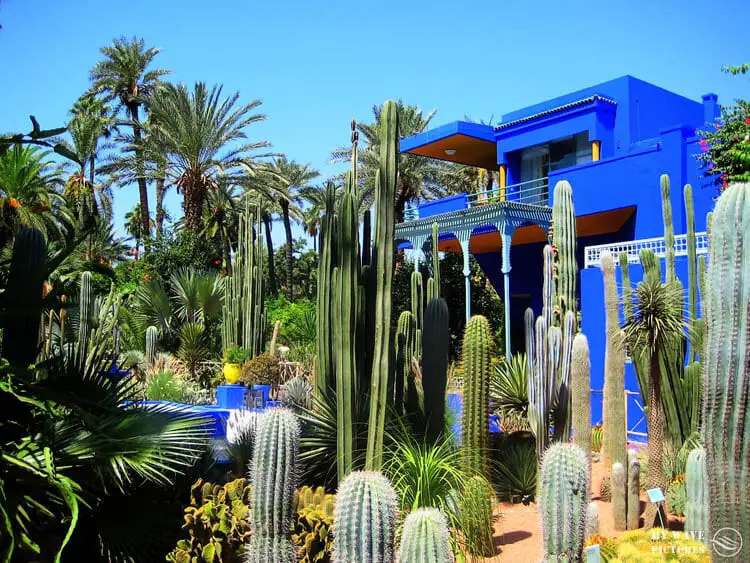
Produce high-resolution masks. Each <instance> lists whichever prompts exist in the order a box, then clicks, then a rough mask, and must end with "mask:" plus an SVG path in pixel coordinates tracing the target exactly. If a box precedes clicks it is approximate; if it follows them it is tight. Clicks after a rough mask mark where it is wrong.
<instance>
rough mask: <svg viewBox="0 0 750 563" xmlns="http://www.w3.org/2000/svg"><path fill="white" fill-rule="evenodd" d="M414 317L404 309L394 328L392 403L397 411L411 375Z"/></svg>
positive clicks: (402, 403) (401, 411) (401, 407)
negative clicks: (394, 354)
mask: <svg viewBox="0 0 750 563" xmlns="http://www.w3.org/2000/svg"><path fill="white" fill-rule="evenodd" d="M415 332H416V325H415V323H414V317H413V316H412V314H411V313H410V312H409V311H404V312H403V313H401V315H400V316H399V318H398V328H397V329H396V373H395V379H396V381H395V383H394V405H395V407H396V409H397V411H398V412H399V413H403V411H404V389H405V385H406V382H407V381H408V380H409V378H410V376H411V360H412V356H413V351H414V339H415V337H416V335H415Z"/></svg>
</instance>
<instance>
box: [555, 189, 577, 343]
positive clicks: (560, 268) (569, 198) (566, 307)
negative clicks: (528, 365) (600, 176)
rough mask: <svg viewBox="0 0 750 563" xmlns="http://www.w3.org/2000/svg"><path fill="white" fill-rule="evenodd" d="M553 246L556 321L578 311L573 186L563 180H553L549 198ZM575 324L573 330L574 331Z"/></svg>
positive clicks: (558, 321) (575, 330) (575, 329)
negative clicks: (550, 201)
mask: <svg viewBox="0 0 750 563" xmlns="http://www.w3.org/2000/svg"><path fill="white" fill-rule="evenodd" d="M552 225H553V234H552V246H553V247H554V249H555V252H556V254H557V260H556V262H555V263H556V266H557V272H556V280H555V281H556V284H555V286H556V290H557V292H556V302H555V307H556V310H557V311H558V316H557V319H558V320H557V322H556V323H555V324H559V323H560V321H561V320H562V319H563V318H564V317H565V313H566V312H567V311H573V312H574V313H575V312H576V311H577V306H576V280H577V278H578V264H577V263H576V216H575V210H574V208H573V189H572V188H571V187H570V184H569V183H568V182H566V181H565V180H563V181H560V182H557V184H555V191H554V194H553V201H552ZM577 330H578V329H577V326H576V327H575V328H574V333H575V332H577Z"/></svg>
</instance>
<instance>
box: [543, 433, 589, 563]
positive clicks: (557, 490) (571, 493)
mask: <svg viewBox="0 0 750 563" xmlns="http://www.w3.org/2000/svg"><path fill="white" fill-rule="evenodd" d="M589 457H590V456H589V454H588V453H587V452H584V451H583V450H582V449H581V448H580V447H579V446H577V445H575V444H562V443H556V444H552V445H551V446H550V447H549V448H548V449H547V451H546V452H545V454H544V461H543V462H542V478H541V486H540V491H541V493H540V496H541V513H542V536H543V542H544V561H549V562H553V561H555V562H556V561H581V556H582V553H583V543H584V540H585V537H584V536H585V531H586V513H587V507H588V502H589V484H590V481H589V472H590V469H589Z"/></svg>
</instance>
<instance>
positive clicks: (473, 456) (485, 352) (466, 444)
mask: <svg viewBox="0 0 750 563" xmlns="http://www.w3.org/2000/svg"><path fill="white" fill-rule="evenodd" d="M491 342H492V332H491V331H490V323H489V322H488V321H487V319H486V318H485V317H483V316H481V315H475V316H473V317H471V319H469V322H468V323H466V330H465V332H464V344H463V361H464V409H463V410H464V412H463V422H462V425H461V426H462V430H463V436H462V438H463V450H464V459H465V461H464V469H465V470H466V471H468V472H469V473H471V474H474V475H481V476H483V477H486V476H488V474H489V467H488V462H487V452H488V449H489V445H490V429H489V421H490V413H489V409H490V404H489V400H490V399H489V397H490V344H491Z"/></svg>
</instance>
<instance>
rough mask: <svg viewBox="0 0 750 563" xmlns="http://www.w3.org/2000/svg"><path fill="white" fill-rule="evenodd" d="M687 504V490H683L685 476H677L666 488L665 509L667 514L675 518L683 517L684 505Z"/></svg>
mask: <svg viewBox="0 0 750 563" xmlns="http://www.w3.org/2000/svg"><path fill="white" fill-rule="evenodd" d="M686 504H687V490H686V488H685V476H684V475H678V476H677V477H675V478H674V479H673V480H672V482H671V483H669V486H668V487H667V507H668V508H669V512H670V513H672V514H674V515H675V516H685V505H686Z"/></svg>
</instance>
